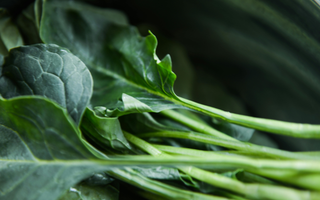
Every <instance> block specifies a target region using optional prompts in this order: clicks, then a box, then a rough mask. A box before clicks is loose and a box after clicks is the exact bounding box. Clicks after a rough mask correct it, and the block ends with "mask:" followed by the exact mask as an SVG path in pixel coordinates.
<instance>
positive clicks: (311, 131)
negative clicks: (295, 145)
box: [179, 97, 320, 138]
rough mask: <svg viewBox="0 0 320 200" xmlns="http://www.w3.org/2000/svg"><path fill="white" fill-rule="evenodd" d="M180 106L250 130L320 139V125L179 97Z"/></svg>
mask: <svg viewBox="0 0 320 200" xmlns="http://www.w3.org/2000/svg"><path fill="white" fill-rule="evenodd" d="M179 99H180V100H181V102H180V104H182V105H184V106H186V107H188V108H191V109H193V110H196V111H199V112H201V113H204V114H207V115H209V116H211V117H216V118H219V119H222V120H225V121H227V122H231V123H234V124H239V125H242V126H246V127H249V128H253V129H257V130H261V131H266V132H271V133H277V134H280V135H288V136H292V137H300V138H320V125H311V124H301V123H291V122H283V121H278V120H272V119H263V118H257V117H250V116H245V115H239V114H234V113H230V112H226V111H223V110H220V109H217V108H212V107H209V106H205V105H202V104H199V103H196V102H193V101H190V100H188V99H184V98H182V97H179Z"/></svg>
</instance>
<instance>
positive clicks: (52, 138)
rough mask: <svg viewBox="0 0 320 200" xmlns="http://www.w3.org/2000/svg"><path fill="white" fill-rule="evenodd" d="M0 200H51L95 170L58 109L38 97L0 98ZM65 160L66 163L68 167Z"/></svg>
mask: <svg viewBox="0 0 320 200" xmlns="http://www.w3.org/2000/svg"><path fill="white" fill-rule="evenodd" d="M0 123H1V125H0V135H1V140H0V146H1V149H0V162H1V166H2V167H1V168H0V176H1V181H0V187H1V194H0V199H39V200H40V199H52V200H54V199H56V198H57V197H59V196H60V195H61V194H62V193H63V192H64V191H65V190H66V189H67V188H69V187H70V186H72V185H74V184H76V183H77V182H79V181H80V180H82V179H84V178H86V177H87V176H88V175H90V174H91V173H92V172H94V171H97V170H101V169H97V168H96V169H95V168H94V167H93V166H87V164H86V163H85V162H81V161H79V160H83V161H84V160H86V159H92V158H93V155H92V154H91V153H90V152H89V151H88V150H87V149H86V148H85V146H84V145H83V144H82V142H81V141H80V139H79V138H78V135H77V134H79V132H78V131H77V129H76V128H75V126H74V125H73V122H72V120H71V119H69V118H68V117H67V114H66V112H65V111H64V110H62V109H61V108H59V107H58V106H57V105H56V104H53V103H51V102H49V100H45V99H42V98H35V97H34V98H28V97H25V98H15V99H11V100H1V99H0ZM68 161H70V162H68Z"/></svg>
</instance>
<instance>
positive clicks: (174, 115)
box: [160, 110, 238, 141]
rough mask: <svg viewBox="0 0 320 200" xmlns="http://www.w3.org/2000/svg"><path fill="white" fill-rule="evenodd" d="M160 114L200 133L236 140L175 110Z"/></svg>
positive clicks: (164, 111)
mask: <svg viewBox="0 0 320 200" xmlns="http://www.w3.org/2000/svg"><path fill="white" fill-rule="evenodd" d="M160 114H162V115H164V116H166V117H168V118H170V119H173V120H175V121H177V122H179V123H181V124H183V125H185V126H187V127H189V128H191V129H192V130H194V131H197V132H200V133H204V134H208V135H212V136H215V137H219V138H222V139H225V140H232V141H238V140H236V139H234V138H233V137H230V136H229V135H226V134H224V133H222V132H220V131H217V130H215V129H213V128H212V127H211V126H208V125H206V124H204V123H200V122H198V121H196V120H193V119H191V118H189V117H186V116H185V115H182V114H180V113H178V112H176V111H173V110H163V111H161V112H160Z"/></svg>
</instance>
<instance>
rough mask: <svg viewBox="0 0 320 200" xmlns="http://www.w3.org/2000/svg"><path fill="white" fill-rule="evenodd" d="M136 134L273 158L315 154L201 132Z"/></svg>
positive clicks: (292, 157) (306, 158)
mask: <svg viewBox="0 0 320 200" xmlns="http://www.w3.org/2000/svg"><path fill="white" fill-rule="evenodd" d="M138 136H139V137H172V138H181V139H190V140H194V141H198V142H203V143H207V144H214V145H218V146H223V147H226V148H230V149H236V150H240V151H247V152H253V153H259V154H260V155H262V156H263V155H265V156H269V157H275V158H285V159H303V160H314V159H315V156H310V155H304V154H295V153H292V152H288V151H283V150H279V149H273V148H270V147H264V146H259V145H255V144H251V143H247V142H233V141H230V140H224V139H221V138H217V137H213V136H210V135H205V134H202V133H196V132H182V131H160V132H152V133H143V134H139V135H138Z"/></svg>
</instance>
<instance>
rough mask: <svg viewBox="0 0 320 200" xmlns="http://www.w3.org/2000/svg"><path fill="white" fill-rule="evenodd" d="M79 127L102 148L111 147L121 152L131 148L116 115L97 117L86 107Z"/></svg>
mask: <svg viewBox="0 0 320 200" xmlns="http://www.w3.org/2000/svg"><path fill="white" fill-rule="evenodd" d="M81 128H82V129H83V130H85V133H86V135H88V136H89V137H90V138H91V139H92V140H93V141H95V142H96V143H98V144H100V145H101V146H102V147H103V148H104V149H108V148H109V149H110V148H112V149H114V150H117V151H121V152H126V151H128V150H130V149H131V147H130V144H129V143H128V141H127V140H126V138H125V137H124V135H123V133H122V130H121V127H120V123H119V120H118V118H117V117H99V116H97V115H96V114H95V113H94V112H93V111H92V110H90V109H89V108H87V109H86V111H85V113H84V115H83V118H82V121H81Z"/></svg>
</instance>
